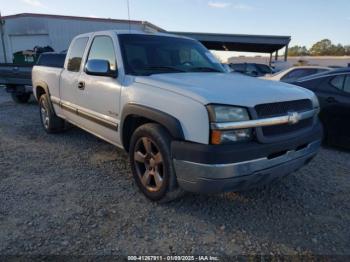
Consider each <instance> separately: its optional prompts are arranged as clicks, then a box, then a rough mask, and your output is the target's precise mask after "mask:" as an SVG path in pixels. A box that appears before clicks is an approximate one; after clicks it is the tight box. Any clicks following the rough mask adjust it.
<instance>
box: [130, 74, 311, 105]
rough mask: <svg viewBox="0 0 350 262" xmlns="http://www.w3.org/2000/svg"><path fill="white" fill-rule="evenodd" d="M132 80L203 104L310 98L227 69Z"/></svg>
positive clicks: (297, 89)
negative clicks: (231, 72)
mask: <svg viewBox="0 0 350 262" xmlns="http://www.w3.org/2000/svg"><path fill="white" fill-rule="evenodd" d="M135 82H138V83H142V84H145V85H151V86H155V87H159V88H162V89H166V90H169V91H171V92H175V93H179V94H182V95H185V96H187V97H191V98H192V99H194V100H197V101H199V102H201V103H203V104H205V105H206V104H211V103H215V104H227V105H237V106H245V107H254V106H255V105H257V104H264V103H274V102H282V101H291V100H298V99H305V98H309V99H312V98H313V97H314V94H313V93H312V92H311V91H309V90H307V89H304V88H301V87H297V86H294V85H290V84H285V83H281V82H275V81H267V80H262V79H257V78H253V77H248V76H244V75H239V74H228V73H173V74H155V75H151V76H137V77H136V78H135Z"/></svg>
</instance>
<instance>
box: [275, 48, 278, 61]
mask: <svg viewBox="0 0 350 262" xmlns="http://www.w3.org/2000/svg"><path fill="white" fill-rule="evenodd" d="M277 60H278V50H277V51H276V53H275V61H277Z"/></svg>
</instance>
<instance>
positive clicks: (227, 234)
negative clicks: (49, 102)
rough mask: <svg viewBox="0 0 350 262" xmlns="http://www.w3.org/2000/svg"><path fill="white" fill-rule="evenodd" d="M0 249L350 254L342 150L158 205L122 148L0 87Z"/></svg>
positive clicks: (346, 166) (349, 177)
mask: <svg viewBox="0 0 350 262" xmlns="http://www.w3.org/2000/svg"><path fill="white" fill-rule="evenodd" d="M0 89H1V90H0V254H2V255H4V254H7V255H13V254H22V255H23V254H31V255H38V254H40V255H49V254H70V255H82V254H85V255H87V254H88V255H102V254H103V255H110V254H122V255H131V254H138V255H171V254H182V255H190V254H196V255H203V254H207V255H238V254H268V255H269V254H288V255H293V254H324V255H334V254H347V255H350V237H349V236H350V194H349V192H350V161H349V157H350V152H346V151H338V150H336V149H322V150H321V152H320V154H319V155H318V156H317V157H316V159H315V160H314V161H313V162H312V163H311V164H310V165H309V166H307V167H304V168H303V169H302V170H301V171H299V172H297V173H295V174H293V175H291V176H288V177H286V178H284V179H281V180H280V181H278V182H276V183H274V184H273V185H271V186H269V187H264V188H261V189H257V190H254V191H250V192H245V193H240V194H235V193H229V194H220V195H210V196H208V195H195V194H188V195H186V196H185V197H184V198H182V199H181V200H179V201H176V202H172V203H168V204H162V205H158V204H155V203H151V202H150V201H148V200H146V199H145V198H144V197H143V196H142V195H141V194H140V193H139V192H138V189H137V187H136V185H135V183H134V181H133V179H132V176H131V173H130V169H129V166H128V161H127V156H126V155H125V153H123V152H122V151H120V150H118V149H116V148H115V147H114V146H112V145H109V144H107V143H105V142H103V141H101V140H99V139H97V138H95V137H94V136H92V135H90V134H88V133H86V132H84V131H82V130H80V129H78V128H72V129H70V130H69V131H67V132H65V133H63V134H57V135H48V134H46V133H45V132H44V131H43V129H42V128H41V126H40V123H39V114H38V107H37V104H36V103H35V102H34V101H32V102H31V103H29V104H26V105H18V104H15V103H14V102H12V101H11V99H10V97H9V96H8V95H7V94H6V93H5V92H4V91H3V90H2V88H0Z"/></svg>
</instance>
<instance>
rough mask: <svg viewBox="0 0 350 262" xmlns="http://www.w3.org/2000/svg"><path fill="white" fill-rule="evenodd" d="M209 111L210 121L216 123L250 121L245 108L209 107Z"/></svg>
mask: <svg viewBox="0 0 350 262" xmlns="http://www.w3.org/2000/svg"><path fill="white" fill-rule="evenodd" d="M208 111H209V117H210V121H211V122H216V123H223V122H239V121H247V120H249V119H250V118H249V114H248V111H247V109H245V108H243V107H233V106H232V107H231V106H219V105H209V106H208Z"/></svg>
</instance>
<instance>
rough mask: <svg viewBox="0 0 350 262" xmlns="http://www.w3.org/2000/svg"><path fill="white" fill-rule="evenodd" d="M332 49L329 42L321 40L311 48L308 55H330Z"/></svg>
mask: <svg viewBox="0 0 350 262" xmlns="http://www.w3.org/2000/svg"><path fill="white" fill-rule="evenodd" d="M333 47H334V46H333V44H332V41H331V40H329V39H323V40H321V41H319V42H317V43H316V44H314V45H313V46H312V47H311V49H310V54H311V55H313V56H325V55H331V53H332V49H333Z"/></svg>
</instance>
